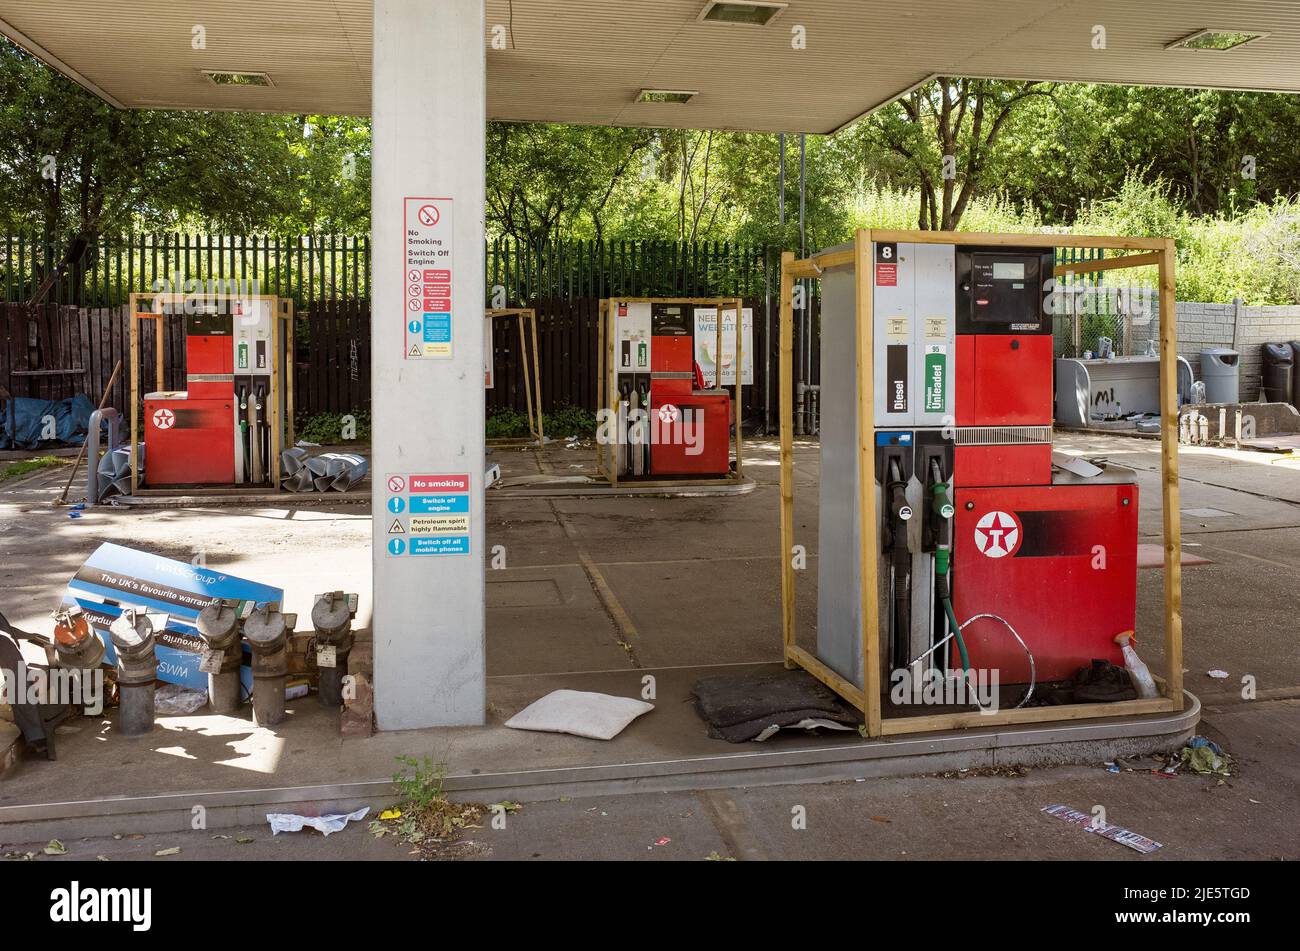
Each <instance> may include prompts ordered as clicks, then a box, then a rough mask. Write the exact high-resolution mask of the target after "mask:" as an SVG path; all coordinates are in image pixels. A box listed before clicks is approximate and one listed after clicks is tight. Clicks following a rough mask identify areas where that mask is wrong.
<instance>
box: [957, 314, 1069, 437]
mask: <svg viewBox="0 0 1300 951" xmlns="http://www.w3.org/2000/svg"><path fill="white" fill-rule="evenodd" d="M960 353H961V350H960V348H958V355H959V356H960ZM972 369H973V374H974V375H973V380H974V383H973V385H972V390H971V414H970V415H971V419H970V421H969V422H968V423H962V420H961V417H960V416H958V419H957V424H958V425H967V426H1050V425H1051V423H1052V338H1051V336H1050V335H1046V334H1038V335H1034V334H1026V335H1019V334H981V335H979V336H976V337H975V360H974V366H973V368H972Z"/></svg>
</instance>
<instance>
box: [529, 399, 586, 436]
mask: <svg viewBox="0 0 1300 951" xmlns="http://www.w3.org/2000/svg"><path fill="white" fill-rule="evenodd" d="M542 428H543V429H544V430H545V432H546V435H547V436H549V437H551V438H554V439H562V438H564V437H566V436H577V437H579V438H580V439H590V438H592V437H594V436H595V435H596V414H595V413H593V412H592V411H591V410H588V409H583V408H582V407H580V406H557V407H556V408H555V410H554V411H553V412H550V413H543V414H542Z"/></svg>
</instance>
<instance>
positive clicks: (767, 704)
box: [691, 670, 862, 743]
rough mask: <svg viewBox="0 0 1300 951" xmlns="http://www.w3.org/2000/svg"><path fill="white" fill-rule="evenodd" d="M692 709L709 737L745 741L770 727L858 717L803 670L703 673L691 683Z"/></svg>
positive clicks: (849, 723)
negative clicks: (693, 683)
mask: <svg viewBox="0 0 1300 951" xmlns="http://www.w3.org/2000/svg"><path fill="white" fill-rule="evenodd" d="M691 693H692V694H693V695H694V697H695V712H696V713H698V714H699V715H700V719H701V720H703V721H704V722H705V724H706V725H707V726H708V728H709V736H712V737H714V738H715V739H723V740H728V741H729V742H732V743H743V742H745V741H746V740H752V739H753V738H754V737H756V736H758V735H759V734H761V733H763V732H764V731H765V730H767V729H769V728H770V727H773V726H776V727H787V726H794V725H796V724H798V723H801V722H803V721H804V720H831V721H833V722H835V723H843V724H845V725H846V726H856V725H857V724H859V723H861V722H862V716H861V714H859V713H858V711H856V710H854V709H853V708H852V707H850V706H849V705H848V704H846V703H844V702H843V701H842V700H840V698H839V697H837V696H836V695H835V693H834V692H833V691H832V690H831V689H830V688H829V687H827V686H825V685H824V684H823V683H821V681H819V680H817V679H816V678H815V677H813V676H812V675H811V674H809V673H807V672H806V671H802V670H775V671H761V672H758V673H746V674H722V675H720V676H717V677H705V678H704V679H703V680H700V681H697V682H696V684H695V686H694V687H693V688H691Z"/></svg>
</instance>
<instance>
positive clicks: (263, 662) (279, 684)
mask: <svg viewBox="0 0 1300 951" xmlns="http://www.w3.org/2000/svg"><path fill="white" fill-rule="evenodd" d="M297 621H298V617H297V615H294V614H282V613H281V612H280V610H279V608H278V607H274V606H272V605H270V604H263V605H261V606H260V607H258V608H256V609H254V611H253V613H252V614H250V615H249V616H248V618H247V619H246V620H245V621H244V640H246V641H248V646H249V647H250V648H252V651H253V721H254V722H255V723H256V724H257V725H258V726H275V725H276V724H277V723H279V722H280V721H281V720H283V719H284V682H285V678H286V677H287V676H288V674H289V652H288V650H287V649H286V648H287V647H288V644H289V630H290V629H291V628H292V627H293V626H294V625H295V624H296V623H297Z"/></svg>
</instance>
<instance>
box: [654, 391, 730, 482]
mask: <svg viewBox="0 0 1300 951" xmlns="http://www.w3.org/2000/svg"><path fill="white" fill-rule="evenodd" d="M656 393H657V391H656V390H654V389H653V385H652V389H651V391H650V417H651V419H650V422H651V427H652V429H651V431H652V433H653V434H654V438H655V439H656V441H655V442H654V443H653V444H652V445H651V446H650V472H651V474H652V475H718V476H723V475H726V474H727V473H728V472H730V471H731V397H729V396H727V395H726V394H725V393H717V394H713V393H709V394H689V393H688V395H684V396H681V397H680V398H677V397H669V398H668V399H662V398H660V397H658V396H657V395H656ZM666 407H670V408H669V409H667V410H665V408H666Z"/></svg>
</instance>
